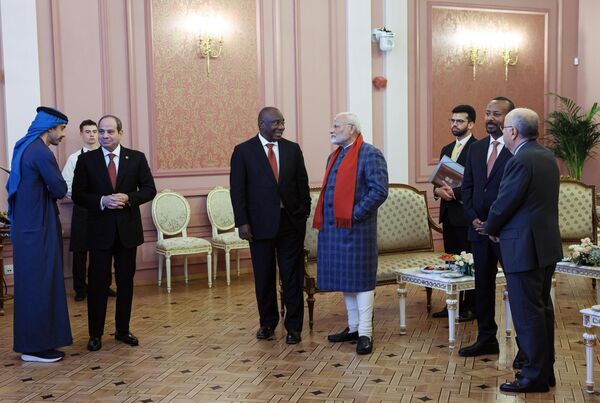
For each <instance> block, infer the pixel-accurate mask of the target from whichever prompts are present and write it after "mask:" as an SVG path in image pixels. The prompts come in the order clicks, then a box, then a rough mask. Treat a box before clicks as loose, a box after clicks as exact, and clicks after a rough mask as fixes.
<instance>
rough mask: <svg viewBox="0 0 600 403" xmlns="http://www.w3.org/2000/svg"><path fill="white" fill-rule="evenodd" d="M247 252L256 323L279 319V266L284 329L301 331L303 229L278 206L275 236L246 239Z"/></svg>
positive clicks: (302, 312) (263, 323)
mask: <svg viewBox="0 0 600 403" xmlns="http://www.w3.org/2000/svg"><path fill="white" fill-rule="evenodd" d="M250 254H251V256H252V266H253V271H254V285H255V289H256V303H257V305H258V313H259V315H260V325H261V326H269V327H272V328H274V327H276V326H277V323H278V322H279V310H278V308H277V276H276V270H277V269H276V266H279V277H280V278H281V285H282V287H283V303H284V305H285V310H286V314H285V321H284V325H285V328H286V329H287V330H288V331H297V332H301V331H302V322H303V321H304V301H303V285H304V255H303V254H304V233H302V234H300V233H299V231H298V230H297V229H296V228H295V227H294V225H293V223H292V221H291V220H290V219H289V218H288V216H287V214H286V213H285V211H284V210H283V209H281V218H280V222H279V231H278V233H277V237H276V238H274V239H259V240H256V239H255V240H254V241H252V242H250ZM275 261H277V265H276V264H275ZM119 293H120V291H119Z"/></svg>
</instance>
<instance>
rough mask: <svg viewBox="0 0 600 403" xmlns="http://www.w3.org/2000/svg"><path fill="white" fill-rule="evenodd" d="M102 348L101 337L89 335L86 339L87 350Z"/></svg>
mask: <svg viewBox="0 0 600 403" xmlns="http://www.w3.org/2000/svg"><path fill="white" fill-rule="evenodd" d="M101 348H102V338H101V337H96V336H90V340H89V341H88V345H87V349H88V350H89V351H98V350H100V349H101Z"/></svg>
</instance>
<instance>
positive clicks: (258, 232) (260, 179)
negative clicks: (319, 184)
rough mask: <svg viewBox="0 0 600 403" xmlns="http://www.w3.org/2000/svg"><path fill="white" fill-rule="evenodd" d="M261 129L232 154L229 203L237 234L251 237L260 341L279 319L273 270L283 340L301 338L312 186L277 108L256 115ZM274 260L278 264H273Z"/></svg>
mask: <svg viewBox="0 0 600 403" xmlns="http://www.w3.org/2000/svg"><path fill="white" fill-rule="evenodd" d="M258 129H259V132H258V134H257V135H256V136H253V137H252V138H251V139H250V140H247V141H245V142H243V143H241V144H238V145H237V146H236V147H235V149H234V150H233V155H232V156H231V174H230V177H229V181H230V186H231V204H232V205H233V213H234V216H235V226H236V227H238V228H239V233H240V237H241V238H242V239H246V240H248V241H249V242H250V255H251V257H252V268H253V271H254V284H255V289H256V302H257V305H258V313H259V317H260V328H259V329H258V332H257V333H256V338H257V339H259V340H264V339H269V338H271V337H272V336H273V334H274V331H275V327H276V326H277V323H278V322H279V310H278V309H277V280H276V270H277V267H279V278H280V279H281V285H282V288H283V303H284V305H285V311H286V312H285V322H284V324H285V328H286V330H287V338H286V343H287V344H297V343H299V342H300V341H301V336H300V334H301V332H302V322H303V319H304V302H303V300H302V297H303V284H304V234H305V233H306V219H307V218H308V215H309V213H310V190H309V187H308V175H307V173H306V167H305V166H304V157H303V156H302V151H301V150H300V146H299V145H298V144H296V143H293V142H291V141H289V140H286V139H284V138H282V136H283V131H284V130H285V120H284V119H283V115H282V114H281V112H280V111H279V109H277V108H274V107H270V106H268V107H265V108H263V109H262V110H261V111H260V113H259V114H258ZM276 262H277V263H276Z"/></svg>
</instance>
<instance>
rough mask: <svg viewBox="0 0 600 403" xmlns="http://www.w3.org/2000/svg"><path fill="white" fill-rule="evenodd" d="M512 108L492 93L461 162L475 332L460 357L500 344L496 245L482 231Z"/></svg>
mask: <svg viewBox="0 0 600 403" xmlns="http://www.w3.org/2000/svg"><path fill="white" fill-rule="evenodd" d="M514 108H515V106H514V104H513V102H512V101H511V100H510V99H508V98H505V97H496V98H494V99H492V100H491V101H490V103H489V104H488V105H487V107H486V110H485V128H486V131H487V133H488V136H487V137H484V138H483V139H481V140H479V141H476V142H474V143H473V144H471V148H470V149H469V153H468V155H467V161H466V164H465V176H464V179H463V184H462V200H463V207H464V209H465V215H466V216H467V220H468V222H469V223H470V228H469V241H471V247H472V249H473V258H474V260H475V301H476V302H475V312H476V316H477V327H478V334H477V340H476V342H475V343H474V344H473V345H470V346H467V347H463V348H461V349H460V350H459V352H458V354H459V355H460V356H461V357H474V356H479V355H485V354H498V353H499V352H500V347H499V345H498V339H497V338H496V332H497V331H498V325H497V324H496V321H495V319H494V316H495V313H496V274H497V273H498V262H499V261H500V262H502V256H501V255H500V247H499V246H498V244H497V243H494V242H492V241H491V240H490V239H489V238H488V236H487V235H486V234H485V233H484V232H483V228H484V227H485V222H486V220H487V217H488V213H489V211H490V207H491V205H492V203H494V201H495V200H496V197H497V196H498V189H499V187H500V181H501V180H502V174H503V173H504V166H505V165H506V163H507V161H508V160H509V159H510V158H511V157H512V154H511V153H510V152H509V151H508V150H507V149H506V148H505V147H504V140H503V138H502V127H503V125H504V117H505V116H506V114H507V113H508V112H510V111H511V110H513V109H514Z"/></svg>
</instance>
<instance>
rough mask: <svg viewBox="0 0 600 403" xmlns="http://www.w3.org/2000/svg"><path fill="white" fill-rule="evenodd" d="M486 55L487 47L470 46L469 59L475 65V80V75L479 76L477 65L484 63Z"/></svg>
mask: <svg viewBox="0 0 600 403" xmlns="http://www.w3.org/2000/svg"><path fill="white" fill-rule="evenodd" d="M486 56H487V49H485V48H478V47H476V46H471V47H470V48H469V61H470V63H471V66H473V81H475V77H476V76H477V66H481V65H483V63H484V62H485V58H486Z"/></svg>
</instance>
